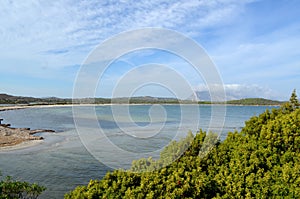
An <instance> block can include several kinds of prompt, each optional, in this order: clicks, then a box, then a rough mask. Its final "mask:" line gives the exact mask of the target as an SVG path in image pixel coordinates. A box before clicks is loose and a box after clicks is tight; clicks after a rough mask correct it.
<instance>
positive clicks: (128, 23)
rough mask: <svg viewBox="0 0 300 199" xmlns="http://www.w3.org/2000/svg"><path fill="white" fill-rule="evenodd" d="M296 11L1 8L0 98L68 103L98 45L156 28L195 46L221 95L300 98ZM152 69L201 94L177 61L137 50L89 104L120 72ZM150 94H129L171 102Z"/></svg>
mask: <svg viewBox="0 0 300 199" xmlns="http://www.w3.org/2000/svg"><path fill="white" fill-rule="evenodd" d="M299 10H300V2H299V1H297V0H278V1H277V0H276V1H274V0H261V1H259V0H257V1H255V0H253V1H252V0H245V1H241V0H219V1H218V0H183V1H178V0H176V1H173V0H170V1H162V0H152V1H133V0H132V1H130V0H120V1H117V0H116V1H77V0H76V1H75V0H57V1H46V0H45V1H34V0H32V1H31V0H28V1H9V0H2V1H0V24H1V25H0V41H1V45H0V71H1V72H0V85H1V89H0V93H8V94H13V95H23V96H37V97H47V96H57V97H72V92H73V85H74V81H75V80H76V75H77V73H78V71H79V69H80V66H81V64H82V63H84V61H85V59H86V58H87V57H88V55H89V54H90V53H91V51H92V50H93V49H95V48H96V47H97V46H98V45H99V44H101V42H103V41H104V40H106V39H108V38H110V37H112V36H114V35H116V34H118V33H121V32H123V31H128V30H134V29H137V28H145V27H160V28H167V29H171V30H175V31H178V32H180V33H182V34H184V35H186V36H188V37H190V38H192V39H193V40H195V41H196V42H198V43H199V44H200V45H201V46H202V47H203V48H204V49H205V51H206V52H207V54H208V55H209V56H210V57H211V59H212V60H213V62H214V63H215V65H216V67H217V69H218V71H219V73H220V75H221V77H222V79H223V83H224V87H225V89H226V90H227V91H230V92H238V93H240V96H241V97H243V96H245V97H265V98H272V99H279V100H287V99H288V97H289V95H290V93H291V92H292V90H293V89H294V88H296V89H297V90H298V91H300V58H299V57H300V48H299V46H300V12H299ZM154 62H155V63H160V64H165V65H171V66H172V67H173V68H174V69H176V71H178V72H179V73H181V74H182V75H183V76H184V78H186V79H188V80H189V82H190V84H191V85H192V86H193V88H194V89H195V90H199V91H203V90H206V89H207V87H206V85H205V82H204V81H203V80H201V79H199V77H196V76H195V75H194V73H193V70H192V69H191V67H189V66H188V64H187V63H185V62H184V61H183V60H180V59H179V58H178V57H176V56H173V55H171V54H170V53H165V52H161V51H147V50H143V51H141V52H138V53H132V54H130V55H124V57H122V58H120V59H119V60H117V61H116V62H115V63H114V64H112V66H111V67H110V68H109V70H107V72H106V74H105V75H104V76H103V78H102V79H101V80H99V82H100V83H99V86H98V89H97V91H96V96H98V97H110V96H111V91H112V89H113V87H114V85H115V84H116V82H117V81H118V79H120V78H121V77H122V76H124V74H126V72H128V71H130V70H133V69H134V68H138V67H139V66H140V65H143V64H148V63H154ZM140 70H142V69H140ZM147 70H149V68H148V69H147ZM137 71H138V69H137V70H136V71H135V72H137ZM140 72H141V71H140ZM157 73H161V71H159V70H158V71H157ZM134 74H135V73H134V72H133V73H131V77H132V78H135V77H136V78H138V77H137V76H135V75H134ZM139 74H141V73H139ZM165 76H166V78H168V75H167V74H166V75H165ZM139 78H140V76H139ZM170 81H171V80H170ZM123 86H124V90H126V84H125V85H123ZM155 88H157V86H155ZM155 88H154V87H152V88H151V86H145V88H144V89H142V90H139V91H138V92H137V93H135V94H136V95H158V96H171V95H169V94H170V93H168V92H166V93H164V92H163V90H164V89H161V88H159V89H155ZM165 91H166V90H165ZM124 93H125V92H124Z"/></svg>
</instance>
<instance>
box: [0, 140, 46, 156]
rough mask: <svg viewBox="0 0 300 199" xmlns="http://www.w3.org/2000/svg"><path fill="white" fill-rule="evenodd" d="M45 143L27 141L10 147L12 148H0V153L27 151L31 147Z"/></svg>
mask: <svg viewBox="0 0 300 199" xmlns="http://www.w3.org/2000/svg"><path fill="white" fill-rule="evenodd" d="M43 142H44V140H27V141H23V142H21V143H19V144H16V145H10V146H1V147H0V153H1V152H10V151H15V150H21V149H26V148H29V147H34V146H37V145H40V144H42V143H43Z"/></svg>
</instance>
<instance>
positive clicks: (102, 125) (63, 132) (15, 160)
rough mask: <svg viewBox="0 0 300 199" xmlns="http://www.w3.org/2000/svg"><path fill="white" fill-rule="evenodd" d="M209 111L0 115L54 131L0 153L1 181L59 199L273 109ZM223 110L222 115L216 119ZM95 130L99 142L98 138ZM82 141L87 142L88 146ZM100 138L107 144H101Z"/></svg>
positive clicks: (144, 108) (119, 108) (54, 110)
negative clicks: (39, 188) (33, 186)
mask: <svg viewBox="0 0 300 199" xmlns="http://www.w3.org/2000/svg"><path fill="white" fill-rule="evenodd" d="M214 108H215V111H212V109H213V108H212V106H209V105H201V106H198V105H181V106H180V105H155V106H152V105H130V106H126V105H113V106H96V107H90V106H83V107H81V109H82V110H84V111H81V112H79V113H80V114H78V112H77V113H76V112H75V115H74V110H73V109H72V107H49V108H27V109H20V110H11V111H5V112H0V118H3V119H4V122H5V123H10V124H12V127H20V128H21V127H30V128H31V129H52V130H55V131H56V132H55V133H41V134H39V135H41V136H43V137H44V138H45V139H44V141H43V142H42V143H40V144H37V145H36V146H32V147H28V148H24V149H21V150H13V151H2V152H0V170H1V172H2V174H3V176H6V175H10V176H12V177H13V178H14V179H17V180H24V181H29V182H37V183H38V184H40V185H43V186H46V187H47V190H46V191H45V192H44V193H43V194H42V195H41V196H40V198H63V195H64V194H65V193H66V192H69V191H71V190H72V189H74V188H75V187H76V186H78V185H86V184H87V183H88V182H89V181H90V179H101V178H102V177H103V176H104V175H105V173H106V172H107V171H111V170H113V169H115V168H114V167H112V165H113V166H115V167H118V168H119V167H120V168H125V169H127V168H129V167H130V163H131V161H132V159H137V158H141V157H144V156H147V155H151V156H154V158H158V156H159V152H160V150H161V149H163V147H164V146H166V145H167V144H168V143H169V142H170V141H172V140H178V139H180V138H182V137H185V135H186V133H187V132H188V131H192V132H193V133H196V132H197V131H198V130H199V128H201V129H203V130H205V131H208V130H209V131H214V130H215V131H219V132H220V133H219V135H220V139H221V140H223V139H225V138H226V134H227V132H228V131H235V130H237V131H239V130H241V128H242V127H243V126H244V122H245V121H246V120H248V119H249V118H250V117H252V116H254V115H258V114H260V113H262V112H264V111H265V110H266V109H267V108H268V109H271V108H274V107H268V106H222V105H218V106H216V107H214ZM224 108H225V110H226V114H225V115H224V113H223V112H222V114H218V113H219V112H221V110H222V111H223V110H224ZM87 110H93V112H92V113H91V112H90V111H87ZM219 110H220V111H219ZM195 113H196V114H198V115H197V116H195ZM212 115H214V116H212ZM74 118H75V119H74ZM197 118H198V119H197ZM212 118H213V119H217V120H218V121H223V119H224V123H222V122H221V123H211V120H212ZM220 119H221V120H220ZM74 120H75V122H74ZM95 124H96V125H95ZM212 124H213V126H212ZM99 131H101V135H102V137H101V136H98V134H97V133H99ZM85 138H86V140H89V139H90V140H92V141H91V142H89V143H87V142H85V140H84V139H85ZM104 138H105V139H106V140H108V141H105V142H104V141H103V140H104ZM101 140H102V141H101ZM112 145H113V146H117V148H118V150H121V151H125V152H127V153H126V154H137V155H136V156H133V157H127V156H126V155H124V154H123V153H118V152H116V153H114V152H112V151H111V150H109V146H112ZM94 146H95V148H93V147H94ZM130 158H132V159H130ZM145 158H147V157H145Z"/></svg>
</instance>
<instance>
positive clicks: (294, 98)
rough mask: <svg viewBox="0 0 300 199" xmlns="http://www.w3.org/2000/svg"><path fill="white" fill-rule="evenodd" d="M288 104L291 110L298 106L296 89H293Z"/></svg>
mask: <svg viewBox="0 0 300 199" xmlns="http://www.w3.org/2000/svg"><path fill="white" fill-rule="evenodd" d="M290 103H291V105H292V107H293V109H295V108H297V107H298V106H299V101H298V97H297V93H296V89H294V90H293V92H292V95H291V97H290Z"/></svg>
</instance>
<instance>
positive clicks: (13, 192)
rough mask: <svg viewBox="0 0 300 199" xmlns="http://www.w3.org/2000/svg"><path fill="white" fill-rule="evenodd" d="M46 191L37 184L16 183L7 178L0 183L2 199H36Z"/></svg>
mask: <svg viewBox="0 0 300 199" xmlns="http://www.w3.org/2000/svg"><path fill="white" fill-rule="evenodd" d="M45 189H46V188H45V187H43V186H39V185H38V184H36V183H33V184H30V183H28V182H21V181H15V180H13V179H12V178H11V177H10V176H7V177H6V178H5V179H4V180H1V181H0V199H18V198H22V199H36V198H37V197H38V196H39V195H40V194H41V193H42V192H43V191H44V190H45Z"/></svg>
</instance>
